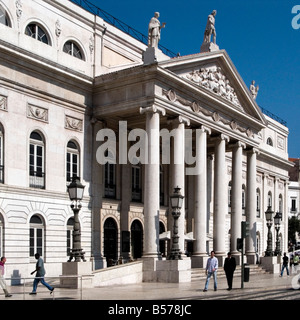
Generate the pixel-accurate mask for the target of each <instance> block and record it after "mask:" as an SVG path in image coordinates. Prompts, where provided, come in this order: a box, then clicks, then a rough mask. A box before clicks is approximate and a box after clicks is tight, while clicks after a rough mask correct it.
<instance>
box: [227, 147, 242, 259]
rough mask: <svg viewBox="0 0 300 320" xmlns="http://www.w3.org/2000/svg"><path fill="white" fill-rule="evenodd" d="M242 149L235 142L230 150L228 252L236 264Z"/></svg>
mask: <svg viewBox="0 0 300 320" xmlns="http://www.w3.org/2000/svg"><path fill="white" fill-rule="evenodd" d="M243 148H245V144H243V143H241V142H237V143H235V144H234V145H233V149H232V178H231V182H232V186H231V243H230V251H231V252H232V255H233V256H235V258H236V262H237V264H240V262H241V259H240V257H241V254H240V252H238V251H237V248H236V244H237V238H241V222H242V214H243V212H242V186H243V180H242V175H243Z"/></svg>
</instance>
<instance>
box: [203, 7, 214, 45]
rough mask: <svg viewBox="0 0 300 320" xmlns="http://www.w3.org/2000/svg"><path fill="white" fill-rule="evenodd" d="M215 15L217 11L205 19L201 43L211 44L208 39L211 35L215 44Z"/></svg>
mask: <svg viewBox="0 0 300 320" xmlns="http://www.w3.org/2000/svg"><path fill="white" fill-rule="evenodd" d="M216 14H217V10H213V12H212V13H211V14H210V15H209V16H208V17H207V23H206V28H205V31H204V40H203V43H210V42H211V41H210V38H211V36H212V35H213V43H214V44H216V39H217V33H216V28H215V21H216V19H215V16H216Z"/></svg>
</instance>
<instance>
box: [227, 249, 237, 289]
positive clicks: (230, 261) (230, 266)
mask: <svg viewBox="0 0 300 320" xmlns="http://www.w3.org/2000/svg"><path fill="white" fill-rule="evenodd" d="M235 268H236V261H235V258H234V257H233V256H232V255H231V252H228V253H227V258H226V259H225V263H224V271H225V274H226V279H227V284H228V289H227V290H231V289H232V280H233V273H234V271H235Z"/></svg>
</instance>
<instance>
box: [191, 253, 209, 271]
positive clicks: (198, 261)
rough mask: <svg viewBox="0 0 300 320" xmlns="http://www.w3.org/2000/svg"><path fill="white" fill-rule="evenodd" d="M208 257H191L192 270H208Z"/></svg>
mask: <svg viewBox="0 0 300 320" xmlns="http://www.w3.org/2000/svg"><path fill="white" fill-rule="evenodd" d="M208 258H209V256H208V255H206V254H205V255H204V254H203V255H193V256H192V257H191V260H192V268H206V263H207V260H208Z"/></svg>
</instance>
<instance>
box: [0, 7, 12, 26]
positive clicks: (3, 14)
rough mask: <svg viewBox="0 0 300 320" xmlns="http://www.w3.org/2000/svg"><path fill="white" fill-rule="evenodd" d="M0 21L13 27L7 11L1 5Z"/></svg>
mask: <svg viewBox="0 0 300 320" xmlns="http://www.w3.org/2000/svg"><path fill="white" fill-rule="evenodd" d="M0 23H1V24H4V25H5V26H7V27H11V23H10V20H9V18H8V15H7V12H6V11H5V10H4V9H3V8H2V7H1V5H0Z"/></svg>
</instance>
